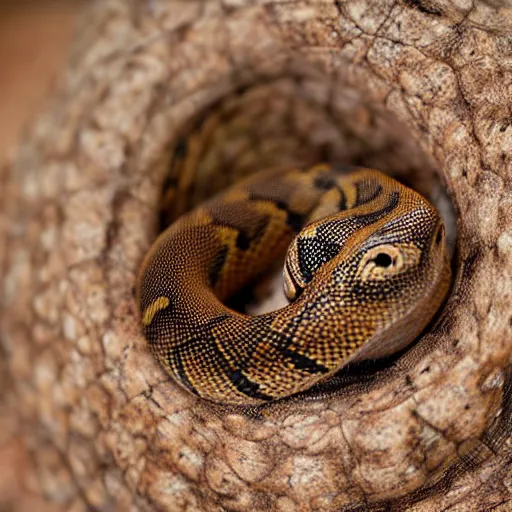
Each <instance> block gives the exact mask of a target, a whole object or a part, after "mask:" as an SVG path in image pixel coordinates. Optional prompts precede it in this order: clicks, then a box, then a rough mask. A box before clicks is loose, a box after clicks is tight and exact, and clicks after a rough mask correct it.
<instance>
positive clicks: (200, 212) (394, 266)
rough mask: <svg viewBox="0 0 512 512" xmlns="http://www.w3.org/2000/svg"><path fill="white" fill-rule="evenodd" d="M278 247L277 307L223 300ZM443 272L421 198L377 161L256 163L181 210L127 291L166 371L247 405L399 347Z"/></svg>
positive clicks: (433, 224)
mask: <svg viewBox="0 0 512 512" xmlns="http://www.w3.org/2000/svg"><path fill="white" fill-rule="evenodd" d="M286 251H287V253H286ZM285 253H286V254H287V255H286V260H285V265H284V286H285V292H286V295H287V297H288V299H290V300H291V302H290V303H289V304H288V305H287V306H285V307H284V308H281V309H279V310H277V311H273V312H270V313H266V314H262V315H256V316H250V315H246V314H242V313H240V312H237V311H234V310H232V309H230V308H229V307H228V306H226V305H225V302H226V300H227V299H228V298H229V297H231V296H232V295H233V294H235V293H237V292H238V291H240V290H241V289H242V288H243V287H245V286H247V285H248V284H249V283H251V282H254V280H255V279H256V278H257V277H258V276H260V275H261V274H262V273H263V272H264V271H265V269H267V268H268V267H269V266H270V265H271V264H272V263H273V262H275V261H276V260H278V259H280V258H282V257H283V255H284V254H285ZM449 281H450V265H449V259H448V254H447V248H446V243H445V229H444V225H443V222H442V220H441V218H440V215H439V213H438V212H437V210H436V209H435V208H434V207H433V206H432V205H431V204H430V203H429V202H428V201H427V200H426V199H424V198H423V197H422V196H420V195H419V194H418V193H417V192H415V191H413V190H411V189H409V188H407V187H405V186H403V185H401V184H400V183H398V182H397V181H395V180H394V179H392V178H390V177H389V176H387V175H384V174H382V173H380V172H378V171H375V170H371V169H366V168H349V167H345V166H342V167H338V168H336V167H332V166H328V165H318V166H315V167H313V168H309V169H304V170H302V169H281V170H277V171H273V172H271V171H267V172H263V173H259V174H257V175H254V176H252V177H250V178H248V179H246V180H245V181H243V182H240V183H238V184H236V185H234V186H233V187H232V188H230V189H227V190H226V191H224V192H223V193H221V194H219V195H217V196H216V197H214V198H213V199H210V200H208V201H207V202H205V203H203V204H202V205H200V206H199V207H198V208H196V209H195V210H192V211H191V212H189V213H187V214H185V215H184V216H182V217H181V218H179V219H178V220H177V221H176V222H175V223H173V224H172V225H171V226H170V227H168V229H167V230H165V231H164V232H163V233H162V234H161V235H160V237H159V238H158V239H157V241H156V242H155V243H154V245H153V247H152V248H151V250H150V251H149V253H148V254H147V255H146V257H145V259H144V261H143V264H142V268H141V271H140V274H139V278H138V285H137V300H138V304H139V308H140V311H141V318H142V325H143V331H144V334H145V336H146V338H147V340H148V343H149V346H150V349H151V351H152V352H153V354H154V356H155V357H156V359H157V360H158V361H159V362H160V363H161V364H162V365H163V367H164V368H165V370H166V371H167V372H168V373H169V374H170V375H171V376H172V377H173V379H174V380H175V381H177V382H178V383H179V384H181V385H182V386H184V387H185V388H186V389H188V390H189V391H191V392H192V393H194V394H196V395H198V396H200V397H203V398H206V399H209V400H212V401H215V402H222V403H226V404H239V405H247V406H249V405H256V404H260V403H263V402H266V401H269V400H275V399H278V398H283V397H287V396H290V395H293V394H295V393H297V392H300V391H303V390H305V389H307V388H309V387H310V386H312V385H313V384H315V383H318V382H320V381H322V380H325V379H327V378H329V377H330V376H331V375H333V374H334V373H335V372H336V371H337V370H339V369H340V368H341V367H343V366H345V365H346V364H347V363H349V362H354V361H360V360H364V359H375V358H380V357H383V356H386V355H389V354H391V353H394V352H396V351H398V350H400V349H402V348H404V347H405V346H407V345H408V344H410V343H411V341H413V340H414V338H415V337H417V336H418V334H419V333H420V332H421V331H422V330H423V329H424V328H425V326H426V325H427V324H428V323H429V322H430V320H431V319H432V317H433V315H434V314H435V312H436V310H437V309H438V308H439V306H440V304H441V303H442V301H443V300H444V297H445V295H446V293H447V291H448V287H449Z"/></svg>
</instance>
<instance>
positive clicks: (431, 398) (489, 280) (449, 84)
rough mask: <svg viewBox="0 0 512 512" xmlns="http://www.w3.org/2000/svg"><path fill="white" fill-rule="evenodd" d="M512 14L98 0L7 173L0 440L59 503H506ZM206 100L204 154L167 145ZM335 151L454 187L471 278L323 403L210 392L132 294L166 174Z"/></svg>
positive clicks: (497, 7) (317, 506)
mask: <svg viewBox="0 0 512 512" xmlns="http://www.w3.org/2000/svg"><path fill="white" fill-rule="evenodd" d="M511 31H512V13H511V11H510V9H508V8H507V7H506V6H501V3H500V2H498V1H493V2H480V3H478V2H464V1H458V2H449V1H444V0H414V1H413V0H407V1H403V2H400V1H396V0H393V1H392V0H374V1H370V0H367V1H364V0H350V1H348V2H334V1H326V0H302V1H299V0H296V1H294V0H258V1H255V0H222V1H220V0H206V1H202V2H200V1H191V0H183V1H176V0H174V1H173V0H168V1H163V0H153V1H149V0H148V1H142V0H140V1H137V0H132V1H129V2H127V1H126V0H108V1H107V0H102V1H99V2H97V3H96V4H93V6H92V7H90V9H89V11H88V12H87V14H85V15H84V18H83V21H82V26H81V29H80V30H79V33H78V36H77V41H76V44H75V47H74V52H73V57H72V59H71V61H70V64H69V69H68V71H67V73H66V76H65V77H64V78H63V80H62V83H61V86H60V88H59V90H58V93H57V95H56V98H55V101H54V105H53V108H52V109H50V110H49V111H48V112H47V113H46V114H45V115H44V116H42V117H41V118H40V119H39V120H38V121H37V123H35V124H34V125H33V127H32V129H31V130H30V133H29V134H28V136H27V140H26V143H24V144H23V145H22V147H21V148H20V151H19V155H18V157H17V159H16V161H15V163H14V164H13V165H12V167H11V168H10V169H4V170H3V171H2V174H1V175H0V179H1V183H2V187H1V189H0V204H1V211H2V217H0V219H1V223H0V268H1V269H2V270H1V271H2V287H1V289H0V300H1V304H2V309H1V313H0V314H1V316H0V322H1V324H0V325H1V331H0V336H1V342H2V348H3V351H2V354H1V357H2V359H1V361H2V365H3V368H2V369H3V371H2V384H3V389H4V390H6V392H5V393H4V395H3V397H2V402H1V408H2V409H1V418H2V426H3V427H4V428H2V429H1V430H2V439H1V441H2V442H4V443H6V442H8V441H9V439H14V438H16V439H17V440H18V441H17V442H19V440H20V439H21V440H22V442H23V443H24V444H25V445H26V446H27V449H28V451H29V453H30V455H31V458H32V461H33V465H34V467H35V470H36V474H37V477H38V479H37V486H38V488H39V489H40V491H41V492H42V493H43V494H44V495H45V496H46V497H47V498H48V500H50V501H52V502H54V503H56V504H60V505H62V506H63V507H64V508H66V509H68V510H73V511H80V510H91V509H92V510H115V509H120V510H170V511H174V510H187V511H194V510H255V511H259V510H262V511H263V510H279V511H292V510H304V511H306V510H351V511H355V510H389V507H392V509H393V510H402V509H405V508H407V509H408V510H414V511H431V510H432V511H439V510H477V511H481V510H503V511H504V510H509V509H510V507H512V475H511V473H512V472H511V470H510V465H511V461H512V435H511V424H512V418H511V416H512V411H511V405H512V398H511V393H512V384H511V382H512V380H511V364H512V334H511V329H512V313H511V307H510V304H511V298H512V297H511V296H512V286H511V284H512V281H511V275H512V230H511V226H512V190H511V183H512V181H511V178H512V176H511V166H512V164H511V149H512V122H511V119H512V100H511V99H510V98H511V91H512V32H511ZM204 119H206V121H204V123H203V125H202V126H203V129H204V130H207V129H209V128H208V126H210V125H208V119H214V120H215V121H214V122H212V123H211V126H212V128H211V134H210V135H209V136H208V137H206V138H205V139H204V140H206V141H207V142H206V143H205V146H204V147H203V148H201V151H199V154H200V155H201V156H200V158H199V161H198V169H197V171H196V174H195V175H189V174H187V172H188V171H187V172H185V170H183V169H182V168H181V167H180V165H179V151H177V150H179V149H180V148H181V147H182V144H183V140H185V139H186V138H187V134H188V132H189V131H190V130H191V129H193V128H195V127H197V126H198V125H199V124H200V123H201V121H202V120H204ZM205 126H206V127H205ZM176 155H178V156H176ZM320 159H328V160H331V161H335V162H357V163H364V164H369V165H372V166H373V167H377V168H381V169H384V170H387V171H389V172H392V173H394V174H397V175H399V177H401V178H403V179H405V180H406V181H409V182H411V183H413V184H414V185H415V186H417V188H419V189H420V190H423V191H424V192H425V193H427V194H430V195H431V196H436V195H438V187H439V185H438V184H439V183H440V184H441V185H442V187H443V188H444V189H445V190H446V191H447V193H448V195H449V197H450V198H451V201H452V203H453V206H454V208H455V216H456V221H457V248H456V253H455V257H454V258H455V268H456V277H455V282H454V287H453V290H452V293H451V296H450V298H449V300H448V302H447V304H446V305H445V306H444V310H443V312H442V314H441V315H440V317H439V318H438V321H437V323H436V324H435V325H434V326H432V328H431V329H430V330H429V331H428V332H427V333H426V334H425V335H424V336H423V337H422V339H421V340H420V341H419V342H418V343H417V344H416V345H415V346H414V347H413V348H412V349H411V350H409V351H407V353H406V354H402V355H401V356H400V357H398V358H395V359H394V360H393V361H390V362H388V363H387V364H384V365H381V366H379V367H378V368H371V367H370V368H367V367H363V368H362V369H359V372H360V375H359V378H360V380H359V381H358V380H357V379H352V378H350V376H347V375H346V374H342V375H341V376H340V377H339V378H338V379H337V380H336V381H335V382H334V384H333V385H332V386H331V387H330V388H327V389H324V390H322V391H321V392H320V391H318V392H317V394H316V395H315V398H314V399H313V398H312V397H311V396H309V397H303V398H300V399H297V400H293V401H287V402H285V403H283V404H278V405H274V406H269V407H267V408H264V409H263V410H260V411H241V410H236V409H233V410H225V409H220V408H218V407H213V406H210V405H208V404H207V403H204V402H201V401H198V400H196V399H195V398H193V397H191V396H189V395H188V394H186V393H184V392H182V391H181V390H180V389H178V388H177V387H176V386H174V384H173V383H172V382H169V380H168V378H167V377H166V376H165V375H164V374H163V372H162V371H161V369H160V368H159V366H158V365H157V364H156V363H155V362H154V360H153V359H152V358H151V356H150V355H149V353H148V351H147V348H146V346H145V342H144V340H143V338H142V337H141V335H140V333H139V328H138V317H137V312H136V307H135V302H134V298H133V285H134V280H135V276H136V272H137V268H138V265H139V264H140V261H141V258H142V256H143V254H144V252H145V251H146V250H147V248H148V247H149V245H150V243H151V241H152V239H153V238H154V235H155V232H156V231H155V230H156V221H157V216H158V211H157V210H158V209H157V206H156V205H157V204H158V202H159V198H160V194H161V190H162V183H163V181H164V180H165V179H166V175H167V174H168V173H169V169H171V171H170V172H171V173H178V174H175V175H174V176H173V178H174V179H175V180H176V183H177V190H178V191H179V193H178V194H177V195H176V197H175V198H174V201H175V203H176V205H177V207H176V208H177V209H182V208H185V207H188V206H189V204H191V203H193V202H196V201H198V200H199V199H200V198H201V197H204V196H205V195H207V194H208V193H210V192H211V191H212V190H213V189H214V188H216V187H219V186H221V185H223V184H224V183H227V182H229V181H230V180H231V179H234V177H235V176H238V175H240V174H243V173H247V172H252V171H253V170H255V169H257V168H261V167H265V166H269V165H273V164H274V163H276V164H277V163H282V162H283V161H289V162H294V161H297V160H300V161H301V162H307V161H309V160H310V161H317V160H320ZM436 187H437V188H436Z"/></svg>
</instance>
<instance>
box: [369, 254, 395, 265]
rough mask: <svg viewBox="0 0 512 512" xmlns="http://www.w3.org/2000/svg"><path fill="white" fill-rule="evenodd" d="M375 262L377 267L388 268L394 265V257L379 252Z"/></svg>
mask: <svg viewBox="0 0 512 512" xmlns="http://www.w3.org/2000/svg"><path fill="white" fill-rule="evenodd" d="M373 263H374V264H375V266H376V267H381V268H388V267H390V266H391V265H392V263H393V258H392V257H391V256H390V255H389V254H387V253H385V252H379V254H377V256H375V259H374V260H373Z"/></svg>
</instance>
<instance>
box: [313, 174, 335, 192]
mask: <svg viewBox="0 0 512 512" xmlns="http://www.w3.org/2000/svg"><path fill="white" fill-rule="evenodd" d="M313 185H314V186H315V187H316V188H318V189H319V190H331V188H334V187H335V186H336V181H335V180H334V178H332V177H331V176H322V175H320V176H317V177H316V178H315V181H314V182H313Z"/></svg>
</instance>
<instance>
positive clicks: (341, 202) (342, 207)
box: [338, 188, 347, 211]
mask: <svg viewBox="0 0 512 512" xmlns="http://www.w3.org/2000/svg"><path fill="white" fill-rule="evenodd" d="M338 190H339V193H340V200H339V202H338V209H339V210H340V211H343V210H346V209H347V198H346V197H345V194H344V193H343V190H341V188H340V189H338Z"/></svg>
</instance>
